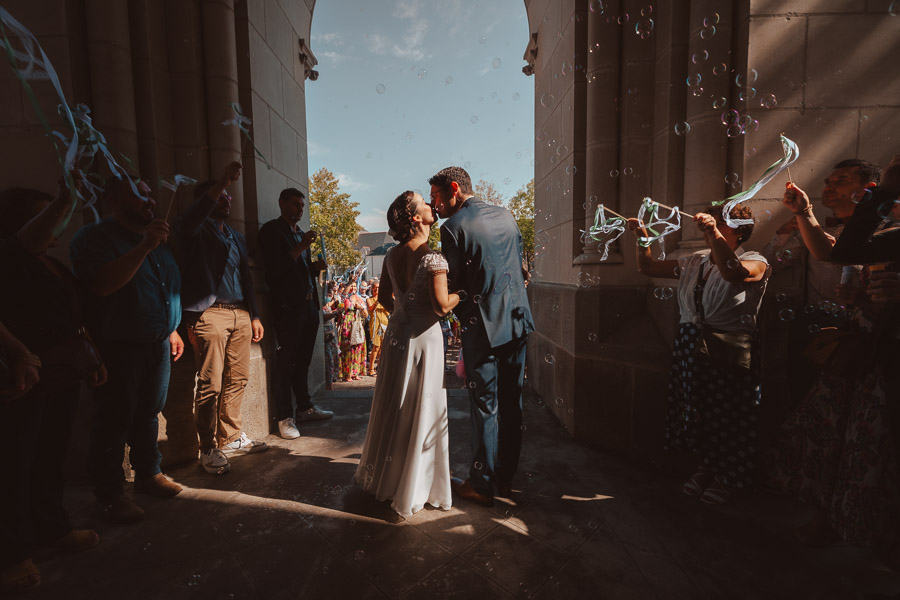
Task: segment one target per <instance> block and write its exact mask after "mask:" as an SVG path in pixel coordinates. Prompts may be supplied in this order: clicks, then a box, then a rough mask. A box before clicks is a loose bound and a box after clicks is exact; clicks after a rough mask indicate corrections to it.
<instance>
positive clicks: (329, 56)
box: [317, 50, 351, 67]
mask: <svg viewBox="0 0 900 600" xmlns="http://www.w3.org/2000/svg"><path fill="white" fill-rule="evenodd" d="M317 56H318V57H319V58H322V59H325V61H327V62H328V64H329V65H330V66H332V67H336V66H338V65H339V64H341V63H342V62H345V61H348V60H350V58H351V56H349V55H347V54H341V53H339V52H333V51H331V50H326V51H325V52H319V53H318V55H317Z"/></svg>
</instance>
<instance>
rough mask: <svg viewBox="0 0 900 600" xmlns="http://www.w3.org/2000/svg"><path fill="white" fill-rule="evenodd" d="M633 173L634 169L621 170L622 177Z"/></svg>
mask: <svg viewBox="0 0 900 600" xmlns="http://www.w3.org/2000/svg"><path fill="white" fill-rule="evenodd" d="M633 172H634V169H632V168H631V167H625V168H624V169H622V175H631V174H632V173H633Z"/></svg>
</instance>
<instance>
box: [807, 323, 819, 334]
mask: <svg viewBox="0 0 900 600" xmlns="http://www.w3.org/2000/svg"><path fill="white" fill-rule="evenodd" d="M806 329H807V330H809V332H810V333H819V326H818V325H816V324H815V323H810V324H809V327H807V328H806Z"/></svg>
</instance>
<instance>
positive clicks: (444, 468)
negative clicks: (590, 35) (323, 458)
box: [354, 253, 451, 517]
mask: <svg viewBox="0 0 900 600" xmlns="http://www.w3.org/2000/svg"><path fill="white" fill-rule="evenodd" d="M391 262H392V261H391V260H390V255H388V256H386V257H385V261H384V264H385V268H386V269H388V275H389V277H390V279H391V282H393V286H394V311H393V312H392V313H391V317H390V320H389V321H388V327H387V331H386V332H385V335H384V339H383V341H382V350H381V360H380V362H379V365H378V378H377V379H376V381H375V396H374V398H373V400H372V410H371V413H370V414H369V427H368V430H367V431H366V441H365V443H364V444H363V450H362V455H361V457H360V459H359V466H358V467H357V469H356V474H355V475H354V479H355V480H356V482H357V483H358V484H359V485H361V486H362V488H363V489H364V490H366V491H367V492H370V493H372V494H374V495H375V497H376V498H378V499H379V500H387V499H390V500H391V501H392V502H391V507H392V508H393V509H394V510H395V511H397V513H398V514H400V515H402V516H404V517H407V516H410V515H412V514H414V513H416V512H418V511H420V510H422V508H423V507H424V505H425V504H430V505H432V506H434V507H436V508H441V509H443V510H449V509H450V505H451V497H450V454H449V448H448V446H449V444H448V439H447V436H448V421H447V392H446V390H445V389H444V387H443V384H444V339H443V334H442V333H441V326H440V323H439V321H438V317H437V315H435V313H434V310H433V309H432V307H431V295H430V294H431V292H430V291H429V286H430V285H431V273H433V272H435V271H446V270H447V261H446V260H445V259H444V257H443V256H441V255H440V254H437V253H429V254H426V255H425V256H423V257H422V259H421V261H420V262H419V266H418V267H417V269H416V275H415V277H414V278H413V282H412V284H411V285H410V289H408V290H402V289H400V288H399V286H398V285H397V282H399V281H400V279H399V278H398V277H397V274H396V273H394V271H393V270H392V269H391Z"/></svg>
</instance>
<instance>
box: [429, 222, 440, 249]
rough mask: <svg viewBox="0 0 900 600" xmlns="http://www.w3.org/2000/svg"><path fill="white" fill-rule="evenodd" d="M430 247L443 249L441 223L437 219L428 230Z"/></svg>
mask: <svg viewBox="0 0 900 600" xmlns="http://www.w3.org/2000/svg"><path fill="white" fill-rule="evenodd" d="M428 247H429V248H431V249H432V250H440V249H441V224H440V223H439V222H437V221H435V222H434V224H433V225H432V226H431V231H429V232H428Z"/></svg>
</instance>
